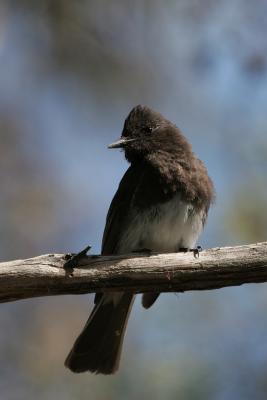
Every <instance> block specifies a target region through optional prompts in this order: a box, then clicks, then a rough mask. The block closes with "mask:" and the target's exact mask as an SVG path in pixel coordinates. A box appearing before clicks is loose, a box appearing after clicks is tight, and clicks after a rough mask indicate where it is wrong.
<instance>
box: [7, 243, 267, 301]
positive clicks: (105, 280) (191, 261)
mask: <svg viewBox="0 0 267 400" xmlns="http://www.w3.org/2000/svg"><path fill="white" fill-rule="evenodd" d="M64 263H65V259H64V254H48V255H42V256H39V257H34V258H29V259H27V260H15V261H10V262H2V263H0V302H8V301H14V300H20V299H26V298H30V297H38V296H52V295H60V294H82V293H91V292H101V291H103V292H108V291H120V290H127V291H131V292H135V293H140V292H184V291H187V290H209V289H218V288H221V287H225V286H235V285H242V284H244V283H253V282H254V283H256V282H257V283H259V282H266V281H267V242H264V243H257V244H251V245H246V246H236V247H223V248H213V249H209V250H205V251H202V252H201V253H200V256H199V258H195V257H194V256H193V254H192V253H174V254H153V255H150V256H149V255H143V254H131V255H128V256H110V257H106V256H105V257H104V256H86V257H84V258H83V259H82V260H81V262H80V263H79V266H78V267H77V268H75V269H74V270H73V272H72V273H70V271H66V270H65V269H64Z"/></svg>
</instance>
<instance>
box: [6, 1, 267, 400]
mask: <svg viewBox="0 0 267 400" xmlns="http://www.w3.org/2000/svg"><path fill="white" fill-rule="evenodd" d="M266 37H267V2H266V0H256V1H253V2H247V1H245V0H223V1H221V0H219V1H216V2H214V1H211V0H202V1H197V0H172V1H168V2H164V1H163V0H153V1H152V0H131V1H125V0H124V1H123V0H113V1H107V0H106V1H105V0H76V1H73V0H72V1H70V0H64V1H63V0H39V1H35V0H17V1H11V0H10V1H8V0H1V3H0V143H1V145H0V174H1V192H0V257H1V260H11V259H15V258H26V257H32V256H36V255H39V254H44V253H51V252H70V251H78V250H80V249H82V248H83V247H85V246H86V245H87V244H91V245H92V246H93V248H92V252H93V253H98V252H99V251H100V245H101V237H102V232H103V228H104V223H105V217H106V212H107V209H108V206H109V203H110V201H111V199H112V196H113V194H114V192H115V190H116V188H117V186H118V183H119V181H120V179H121V177H122V174H123V173H124V171H125V170H126V168H127V163H126V161H125V160H124V159H123V155H122V154H121V153H120V152H118V151H115V150H114V151H109V150H107V144H109V143H110V142H112V141H113V140H114V139H116V138H118V137H119V135H120V133H121V130H122V126H123V122H124V119H125V117H126V116H127V114H128V112H129V111H130V109H131V108H132V107H133V106H135V105H137V104H143V105H144V104H145V105H148V106H150V107H152V108H154V109H155V110H157V111H160V112H161V113H162V114H164V115H165V116H166V117H167V118H169V119H170V120H171V121H173V122H174V123H175V124H176V125H178V126H179V127H180V128H181V129H182V131H183V132H184V134H185V135H186V136H187V137H188V139H189V140H190V142H191V143H192V145H193V148H194V150H195V152H196V153H197V154H198V155H199V157H200V158H201V159H203V160H204V162H205V163H206V165H207V167H208V170H209V173H210V175H211V177H212V179H213V180H214V183H215V186H216V190H217V202H216V205H215V206H214V207H213V208H212V210H211V212H210V216H209V220H208V224H207V226H206V229H205V231H204V234H203V235H202V237H201V239H200V244H201V245H202V247H211V246H223V245H237V244H244V243H249V242H256V241H264V240H266V239H267V212H266V204H267V185H266V172H267V161H266V160H267V117H266V102H267V42H266ZM91 308H92V296H89V295H84V296H61V297H53V298H40V299H34V300H27V301H19V302H14V303H9V304H1V307H0V326H1V329H0V355H1V356H0V357H1V362H0V393H1V399H4V400H13V399H14V400H15V399H20V400H23V399H27V400H31V399H36V398H38V399H40V400H46V399H47V400H48V399H49V400H50V399H59V400H60V399H64V400H70V399H77V400H83V399H89V398H90V399H96V400H106V399H109V400H110V399H118V400H120V399H125V398H127V399H128V400H131V399H136V398H141V399H142V398H145V397H147V398H148V397H150V398H153V399H155V400H158V399H163V398H166V399H174V400H176V399H186V400H196V399H197V400H202V399H203V400H204V399H205V400H207V399H212V400H213V399H215V400H225V399H227V400H232V399H235V400H238V399H242V400H246V399H252V398H253V399H256V400H258V399H266V397H267V314H266V308H267V285H264V284H261V285H260V284H255V285H253V284H251V285H246V286H243V287H234V288H226V289H220V290H216V291H215V290H214V291H207V292H202V293H201V292H196V293H193V292H187V293H185V294H179V295H174V294H165V295H162V296H160V299H159V300H158V301H157V303H156V305H155V306H154V307H153V308H152V309H151V310H149V311H145V310H144V309H142V308H141V306H140V298H138V299H137V301H136V303H135V307H134V309H133V312H132V315H131V318H130V322H129V326H128V331H127V335H126V340H125V345H124V351H123V356H122V362H121V368H120V371H119V372H118V374H117V375H115V376H111V377H103V376H94V375H90V374H82V375H74V374H72V373H70V372H69V371H68V370H67V369H65V367H64V366H63V362H64V359H65V357H66V355H67V353H68V351H69V349H70V348H71V346H72V344H73V341H74V339H75V338H76V336H77V334H78V333H79V331H80V329H81V328H82V326H83V325H84V323H85V321H86V319H87V316H88V313H89V311H90V309H91Z"/></svg>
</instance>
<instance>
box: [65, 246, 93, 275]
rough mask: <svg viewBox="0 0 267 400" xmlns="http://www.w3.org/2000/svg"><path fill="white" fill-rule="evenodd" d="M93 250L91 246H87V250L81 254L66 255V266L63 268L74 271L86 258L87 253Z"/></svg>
mask: <svg viewBox="0 0 267 400" xmlns="http://www.w3.org/2000/svg"><path fill="white" fill-rule="evenodd" d="M90 249H91V246H86V247H85V249H83V250H82V251H80V252H79V253H68V254H66V255H65V260H66V262H65V264H64V265H63V268H64V269H65V270H67V271H73V269H74V268H76V267H77V266H78V264H79V261H80V260H81V259H82V258H84V257H85V256H86V254H87V252H88V251H89V250H90Z"/></svg>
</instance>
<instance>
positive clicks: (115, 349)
mask: <svg viewBox="0 0 267 400" xmlns="http://www.w3.org/2000/svg"><path fill="white" fill-rule="evenodd" d="M114 296H115V297H114ZM114 299H115V300H114ZM132 303H133V295H132V294H129V293H120V294H119V293H116V294H104V295H103V296H102V297H101V299H100V301H99V302H98V303H97V304H96V305H95V307H94V309H93V311H92V313H91V315H90V317H89V319H88V321H87V323H86V325H85V327H84V329H83V331H82V332H81V334H80V335H79V337H78V338H77V340H76V342H75V343H74V345H73V348H72V350H71V351H70V353H69V355H68V357H67V358H66V361H65V366H66V367H68V368H69V369H70V370H71V371H73V372H85V371H91V372H95V373H102V374H112V373H114V372H115V371H116V370H117V369H118V366H119V361H120V354H121V348H122V343H123V338H124V334H125V329H126V326H127V321H128V316H129V313H130V310H131V305H132Z"/></svg>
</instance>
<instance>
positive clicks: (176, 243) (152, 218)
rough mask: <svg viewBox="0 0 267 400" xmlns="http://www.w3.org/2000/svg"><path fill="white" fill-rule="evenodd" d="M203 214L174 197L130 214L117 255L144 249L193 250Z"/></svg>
mask: <svg viewBox="0 0 267 400" xmlns="http://www.w3.org/2000/svg"><path fill="white" fill-rule="evenodd" d="M203 215H204V212H203V211H201V210H196V209H195V208H194V206H193V205H192V204H189V203H186V202H184V201H183V200H181V197H180V195H178V194H177V195H175V196H174V197H173V198H172V199H171V200H169V201H167V202H165V203H159V204H155V205H153V206H151V207H150V208H148V209H145V210H143V211H140V210H139V209H135V208H133V209H132V210H130V212H129V217H128V218H129V219H128V224H127V228H126V229H125V232H124V233H123V235H122V237H121V240H120V243H119V248H118V253H121V254H123V253H129V252H131V251H134V250H140V249H143V248H146V249H149V250H151V251H154V252H175V251H178V250H179V248H180V247H188V248H190V247H193V246H194V245H195V243H196V241H197V239H198V236H199V235H200V233H201V231H202V228H203Z"/></svg>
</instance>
